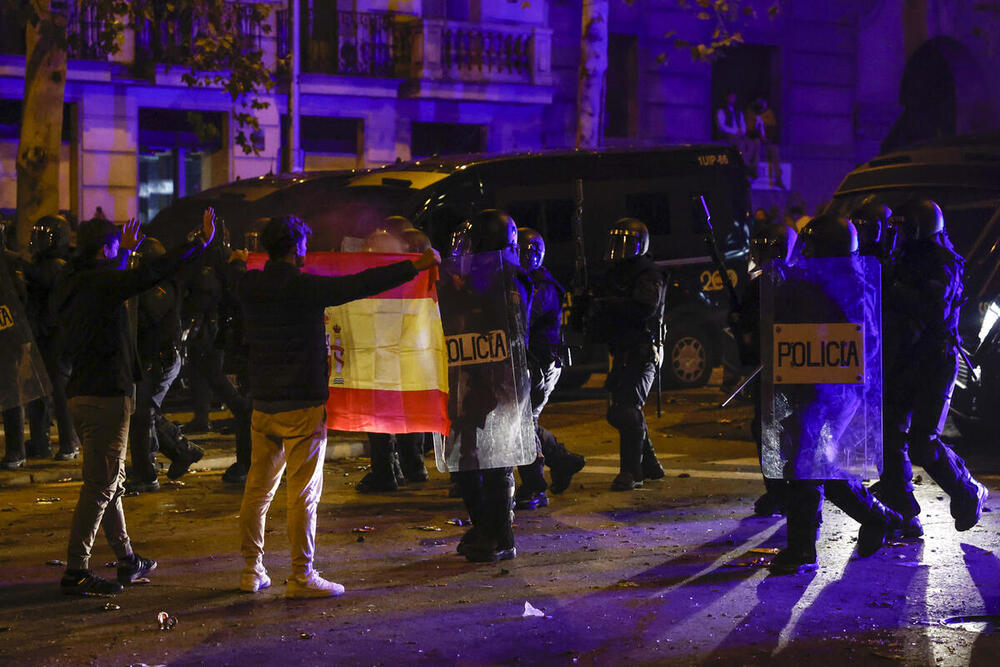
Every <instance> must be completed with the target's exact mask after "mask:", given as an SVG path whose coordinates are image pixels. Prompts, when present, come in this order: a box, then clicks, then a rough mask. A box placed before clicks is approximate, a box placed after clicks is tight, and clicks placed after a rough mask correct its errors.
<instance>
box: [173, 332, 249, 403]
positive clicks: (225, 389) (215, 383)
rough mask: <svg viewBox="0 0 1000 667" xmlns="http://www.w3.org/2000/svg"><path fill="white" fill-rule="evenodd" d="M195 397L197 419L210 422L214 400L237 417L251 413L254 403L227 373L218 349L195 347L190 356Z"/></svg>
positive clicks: (192, 391) (191, 349) (193, 395)
mask: <svg viewBox="0 0 1000 667" xmlns="http://www.w3.org/2000/svg"><path fill="white" fill-rule="evenodd" d="M188 364H189V370H190V380H191V394H192V398H193V400H194V418H195V419H196V420H199V419H205V420H206V421H207V420H208V413H209V412H211V410H212V400H213V399H214V398H216V397H217V398H219V399H220V400H222V402H223V403H225V404H226V407H227V408H229V410H230V411H231V412H232V413H233V416H236V415H237V413H247V414H248V415H249V413H250V411H251V407H252V406H251V405H250V401H248V400H247V399H246V398H245V397H244V396H243V395H241V394H240V392H239V390H237V388H236V386H235V385H234V384H233V383H232V381H230V379H229V377H227V376H226V374H225V372H224V371H223V367H222V364H223V353H222V350H220V349H218V348H215V347H204V346H194V347H191V348H190V356H189V357H188Z"/></svg>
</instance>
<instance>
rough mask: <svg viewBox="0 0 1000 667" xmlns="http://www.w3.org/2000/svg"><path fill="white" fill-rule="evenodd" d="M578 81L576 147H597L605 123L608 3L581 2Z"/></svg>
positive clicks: (605, 0) (601, 0)
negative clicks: (581, 16)
mask: <svg viewBox="0 0 1000 667" xmlns="http://www.w3.org/2000/svg"><path fill="white" fill-rule="evenodd" d="M582 25H583V39H582V40H581V43H580V81H579V86H578V88H577V95H576V110H577V126H576V147H577V148H597V147H599V146H600V144H601V137H602V134H603V132H602V129H603V124H604V86H605V79H606V78H607V72H608V0H583V20H582Z"/></svg>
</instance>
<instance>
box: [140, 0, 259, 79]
mask: <svg viewBox="0 0 1000 667" xmlns="http://www.w3.org/2000/svg"><path fill="white" fill-rule="evenodd" d="M144 1H147V2H148V1H149V0H144ZM231 4H232V7H233V11H234V12H235V13H236V16H235V18H236V32H237V36H238V38H239V40H240V44H241V46H242V48H243V49H245V50H247V51H250V50H256V49H260V48H261V44H262V39H263V35H262V33H261V28H260V26H259V25H258V24H257V23H255V22H254V21H253V15H254V9H253V7H252V6H251V5H250V4H248V3H243V2H233V3H231ZM206 27H207V26H206V19H205V17H202V16H196V15H194V14H193V13H192V12H185V13H183V14H180V15H176V14H167V15H165V16H164V17H163V18H162V19H159V20H155V21H148V20H147V21H143V22H142V23H140V24H139V25H137V26H135V60H136V62H137V63H158V64H164V65H179V64H182V63H184V62H187V61H189V60H190V58H191V55H192V53H194V51H195V49H196V48H197V46H196V42H197V40H198V39H199V37H201V36H202V35H205V34H208V31H207V30H206Z"/></svg>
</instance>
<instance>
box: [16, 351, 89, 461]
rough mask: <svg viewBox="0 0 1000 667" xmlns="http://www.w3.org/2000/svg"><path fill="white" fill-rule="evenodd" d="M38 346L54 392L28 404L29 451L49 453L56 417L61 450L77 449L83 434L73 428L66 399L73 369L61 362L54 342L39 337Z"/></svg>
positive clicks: (42, 453)
mask: <svg viewBox="0 0 1000 667" xmlns="http://www.w3.org/2000/svg"><path fill="white" fill-rule="evenodd" d="M38 347H39V351H40V352H41V355H42V361H43V362H44V363H45V370H46V371H47V372H48V374H49V380H51V382H52V395H51V396H47V397H45V398H39V399H37V400H34V401H32V402H31V403H29V404H28V405H27V406H25V412H26V414H27V417H28V427H29V429H30V430H31V439H30V441H29V442H28V454H29V455H31V456H48V454H49V453H50V452H49V449H50V446H49V437H50V436H49V433H50V428H51V426H52V420H53V418H54V419H55V422H56V430H57V431H58V433H59V451H60V452H66V453H68V452H72V451H75V450H77V449H79V448H80V438H79V437H77V435H76V430H75V429H74V428H73V418H72V417H71V416H70V414H69V404H68V403H67V399H66V384H67V383H68V382H69V369H68V368H66V367H65V365H64V364H62V363H61V362H60V360H59V353H58V350H57V349H55V348H54V347H53V346H52V344H51V343H45V342H43V341H39V346H38Z"/></svg>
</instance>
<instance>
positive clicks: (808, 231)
mask: <svg viewBox="0 0 1000 667" xmlns="http://www.w3.org/2000/svg"><path fill="white" fill-rule="evenodd" d="M799 247H800V248H801V252H802V256H803V257H847V256H849V255H852V254H854V253H856V252H857V251H858V230H857V229H855V227H854V225H852V224H851V223H850V222H849V221H848V220H847V219H846V218H842V217H840V216H839V215H835V214H833V213H824V214H822V215H818V216H816V217H815V218H813V219H812V220H810V221H809V224H807V225H806V226H805V227H803V228H802V232H801V233H800V234H799Z"/></svg>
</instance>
